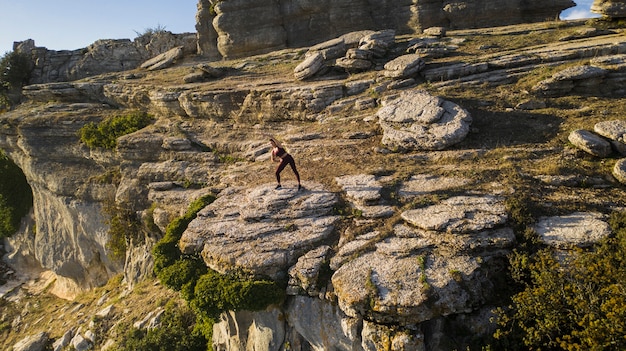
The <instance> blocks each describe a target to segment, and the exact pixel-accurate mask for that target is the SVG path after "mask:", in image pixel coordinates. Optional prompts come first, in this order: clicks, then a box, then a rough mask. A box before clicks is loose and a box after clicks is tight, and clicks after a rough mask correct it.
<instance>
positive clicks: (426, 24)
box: [196, 0, 575, 58]
mask: <svg viewBox="0 0 626 351" xmlns="http://www.w3.org/2000/svg"><path fill="white" fill-rule="evenodd" d="M572 6H575V3H574V2H573V1H571V0H559V1H551V2H545V1H539V0H533V1H521V0H506V1H490V0H482V1H461V2H454V3H440V2H436V1H426V2H416V1H413V2H406V1H405V2H402V1H383V0H380V1H364V0H357V1H355V0H334V1H329V0H326V1H314V2H313V1H305V0H298V1H278V2H277V1H274V0H262V1H250V0H229V1H216V2H214V1H202V0H201V1H199V3H198V16H197V19H198V21H202V22H198V23H197V25H196V29H197V30H198V42H199V43H202V47H203V51H204V52H207V53H210V54H209V55H213V52H214V50H213V49H212V48H209V47H210V44H209V43H211V42H213V43H215V44H214V45H215V46H216V47H217V50H218V51H219V53H220V54H221V55H222V57H225V58H236V57H243V56H249V55H256V54H260V53H267V52H271V51H274V50H278V49H283V48H287V47H290V48H294V47H302V46H310V45H313V44H316V43H319V42H322V41H325V40H328V39H332V38H336V37H339V36H340V35H342V34H345V33H349V32H353V31H358V30H382V29H393V30H395V31H396V32H397V33H399V34H407V33H419V32H421V31H422V30H424V29H426V28H430V27H445V28H449V29H460V28H480V27H490V26H501V25H509V24H517V23H528V22H540V21H545V20H548V19H550V20H551V19H555V18H558V15H559V13H560V12H561V11H563V10H565V9H567V8H569V7H572ZM207 7H210V10H207ZM211 11H214V13H215V16H214V17H213V16H211V15H210V13H211ZM207 22H212V25H209V24H207ZM214 32H217V42H215V41H214V40H213V37H214Z"/></svg>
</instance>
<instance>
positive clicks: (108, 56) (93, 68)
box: [13, 32, 197, 84]
mask: <svg viewBox="0 0 626 351" xmlns="http://www.w3.org/2000/svg"><path fill="white" fill-rule="evenodd" d="M196 42H197V40H196V35H195V33H183V34H173V33H170V32H162V33H156V34H154V35H150V36H140V37H137V38H136V39H135V40H134V41H131V40H129V39H118V40H111V39H105V40H98V41H96V42H94V43H93V44H91V45H89V46H88V47H86V48H83V49H77V50H71V51H70V50H61V51H56V50H48V49H46V48H45V47H37V46H35V41H34V40H32V39H29V40H25V41H22V42H17V43H15V44H14V47H13V51H15V52H20V53H23V54H26V55H28V56H29V57H31V60H32V62H33V65H34V67H33V71H32V72H31V78H30V82H29V83H30V84H41V83H50V82H66V81H73V80H78V79H81V78H85V77H90V76H94V75H97V74H102V73H109V72H120V71H126V70H131V69H134V68H137V67H139V65H140V64H141V63H143V62H144V61H146V60H148V59H150V58H152V57H154V56H157V55H159V54H161V53H164V52H166V51H168V50H170V49H172V48H175V47H181V48H182V51H184V52H185V53H187V54H192V53H195V52H196V51H197V48H196V46H197V44H196Z"/></svg>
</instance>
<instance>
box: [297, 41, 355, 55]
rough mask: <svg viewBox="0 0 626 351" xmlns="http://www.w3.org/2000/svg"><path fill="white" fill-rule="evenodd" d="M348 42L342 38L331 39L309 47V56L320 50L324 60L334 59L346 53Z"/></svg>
mask: <svg viewBox="0 0 626 351" xmlns="http://www.w3.org/2000/svg"><path fill="white" fill-rule="evenodd" d="M346 51H347V48H346V43H345V41H344V40H343V39H342V38H336V39H331V40H328V41H325V42H323V43H320V44H317V45H314V46H312V47H310V48H309V51H308V52H307V54H306V55H307V56H309V55H312V54H314V53H316V52H319V53H320V54H321V55H322V57H323V58H324V60H334V59H337V58H340V57H342V56H344V55H345V54H346Z"/></svg>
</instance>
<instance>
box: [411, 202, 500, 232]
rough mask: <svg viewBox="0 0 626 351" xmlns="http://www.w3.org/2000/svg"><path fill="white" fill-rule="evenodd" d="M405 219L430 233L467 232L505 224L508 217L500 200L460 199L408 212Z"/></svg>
mask: <svg viewBox="0 0 626 351" xmlns="http://www.w3.org/2000/svg"><path fill="white" fill-rule="evenodd" d="M402 218H403V219H404V220H406V221H407V222H409V223H411V224H413V225H415V226H417V227H419V228H422V229H426V230H436V231H442V232H449V233H467V232H478V231H481V230H485V229H490V228H494V227H497V226H499V225H502V224H504V223H505V222H506V220H507V219H508V215H507V213H506V208H505V206H504V202H503V200H502V199H500V198H497V197H494V196H483V197H477V196H456V197H451V198H449V199H446V200H444V201H442V202H441V203H439V204H435V205H432V206H428V207H424V208H418V209H414V210H408V211H405V212H403V213H402Z"/></svg>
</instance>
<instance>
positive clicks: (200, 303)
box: [152, 195, 285, 339]
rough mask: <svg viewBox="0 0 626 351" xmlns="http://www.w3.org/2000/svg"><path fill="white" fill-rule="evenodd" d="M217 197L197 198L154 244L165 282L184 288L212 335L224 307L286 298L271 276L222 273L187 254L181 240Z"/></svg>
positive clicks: (254, 307) (251, 306) (253, 307)
mask: <svg viewBox="0 0 626 351" xmlns="http://www.w3.org/2000/svg"><path fill="white" fill-rule="evenodd" d="M214 200H215V197H214V196H212V195H208V196H205V197H202V198H200V199H198V200H196V201H195V202H193V203H192V204H191V205H190V206H189V208H188V210H187V212H186V213H185V215H183V216H182V217H179V218H176V219H175V220H173V221H172V222H171V223H170V224H169V225H168V227H167V230H166V233H165V235H164V237H163V239H161V240H160V241H159V242H158V243H157V244H156V245H155V246H154V248H153V251H152V255H153V257H154V263H155V264H154V267H155V273H156V274H157V277H158V278H159V280H160V281H161V283H162V284H163V285H165V286H167V287H169V288H171V289H173V290H176V291H180V292H181V295H182V296H183V298H184V299H185V300H187V301H188V303H189V305H190V306H191V307H192V309H193V311H194V312H195V313H196V316H197V318H198V319H197V321H196V329H197V330H199V331H200V332H201V333H202V334H203V335H204V337H206V338H207V339H211V335H212V328H213V323H214V321H215V320H216V319H217V318H218V317H219V314H220V313H221V312H223V311H227V310H232V311H238V310H248V311H258V310H263V309H265V308H266V307H267V306H269V305H270V304H273V303H277V302H280V301H282V299H283V298H284V294H285V288H284V286H282V285H281V284H280V283H277V282H274V281H272V280H269V279H257V278H254V277H251V276H246V275H244V274H237V273H232V274H220V273H218V272H215V271H213V270H210V269H208V268H207V267H206V265H205V264H204V262H203V261H202V259H201V258H200V257H197V256H194V255H184V254H183V253H182V252H181V251H180V249H179V248H178V241H179V240H180V238H181V236H182V233H183V232H184V230H185V229H186V228H187V226H188V225H189V223H190V222H191V221H192V220H193V219H194V218H195V217H196V215H197V213H198V211H200V210H201V209H202V208H204V207H205V206H206V205H208V204H209V203H211V202H212V201H214Z"/></svg>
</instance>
